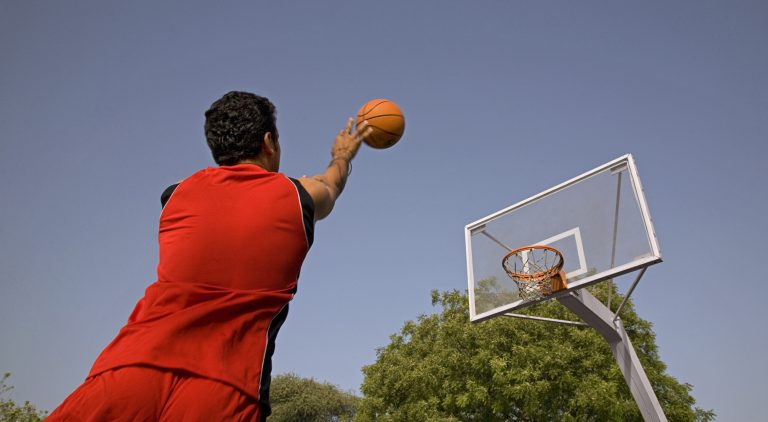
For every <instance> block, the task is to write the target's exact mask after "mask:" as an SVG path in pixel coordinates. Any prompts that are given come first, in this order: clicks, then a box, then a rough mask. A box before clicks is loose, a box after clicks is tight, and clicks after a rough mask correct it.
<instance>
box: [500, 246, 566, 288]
mask: <svg viewBox="0 0 768 422" xmlns="http://www.w3.org/2000/svg"><path fill="white" fill-rule="evenodd" d="M534 249H542V250H546V251H550V252H552V253H554V254H555V256H556V257H557V259H556V260H555V262H554V263H553V264H552V265H550V266H549V267H548V268H547V269H546V270H544V271H539V272H535V273H521V272H517V271H513V270H512V269H510V268H509V267H508V266H507V263H508V261H509V258H511V257H513V256H516V255H517V254H519V253H521V252H525V251H532V250H534ZM563 264H565V260H564V259H563V254H562V253H561V252H560V251H558V250H557V249H555V248H553V247H551V246H546V245H530V246H523V247H522V248H517V249H515V250H512V251H509V253H507V254H506V255H504V259H502V261H501V265H502V266H503V267H504V271H506V272H507V274H509V276H510V277H512V278H513V279H515V280H518V281H522V282H525V283H533V282H537V281H542V280H544V279H546V278H549V277H552V276H554V275H555V274H557V273H559V272H560V270H562V269H563Z"/></svg>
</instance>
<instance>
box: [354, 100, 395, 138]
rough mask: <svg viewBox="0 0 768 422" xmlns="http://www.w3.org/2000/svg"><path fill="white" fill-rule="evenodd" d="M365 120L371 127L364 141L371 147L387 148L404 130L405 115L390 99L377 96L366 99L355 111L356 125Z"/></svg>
mask: <svg viewBox="0 0 768 422" xmlns="http://www.w3.org/2000/svg"><path fill="white" fill-rule="evenodd" d="M365 120H367V121H368V124H369V126H370V127H371V128H372V129H373V131H372V132H371V134H370V135H368V136H367V137H365V143H366V144H368V145H369V146H371V147H373V148H379V149H384V148H389V147H391V146H392V145H394V144H396V143H397V141H399V140H400V138H401V137H402V136H403V132H404V131H405V116H403V112H402V111H400V107H398V106H397V104H395V103H393V102H392V101H389V100H385V99H383V98H378V99H375V100H371V101H368V102H367V103H365V105H364V106H363V107H362V108H361V109H360V111H358V112H357V122H356V124H357V125H360V124H361V123H362V122H363V121H365Z"/></svg>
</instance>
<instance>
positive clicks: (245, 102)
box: [205, 91, 277, 166]
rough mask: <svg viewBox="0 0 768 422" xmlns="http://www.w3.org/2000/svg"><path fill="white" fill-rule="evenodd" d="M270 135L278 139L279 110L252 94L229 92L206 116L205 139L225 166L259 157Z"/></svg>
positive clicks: (217, 161)
mask: <svg viewBox="0 0 768 422" xmlns="http://www.w3.org/2000/svg"><path fill="white" fill-rule="evenodd" d="M267 132H272V135H273V136H275V139H277V124H276V119H275V106H274V104H272V102H270V101H269V99H267V98H265V97H261V96H258V95H256V94H251V93H250V92H240V91H231V92H228V93H226V94H224V96H223V97H221V98H219V99H218V100H217V101H216V102H214V103H213V104H212V105H211V108H210V109H208V111H206V112H205V138H206V140H207V141H208V147H209V148H211V154H213V159H214V161H216V164H218V165H221V166H231V165H234V164H237V163H238V162H240V161H242V160H244V159H248V158H254V157H256V156H257V155H259V152H260V151H261V144H262V143H263V142H264V135H265V134H266V133H267Z"/></svg>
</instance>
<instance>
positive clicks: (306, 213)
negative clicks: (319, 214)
mask: <svg viewBox="0 0 768 422" xmlns="http://www.w3.org/2000/svg"><path fill="white" fill-rule="evenodd" d="M289 179H291V182H293V184H294V185H296V190H297V191H299V199H300V200H301V212H302V215H303V217H304V231H305V232H306V235H307V249H309V248H311V247H312V243H313V242H314V241H315V201H313V200H312V197H311V196H309V192H307V190H306V189H304V186H301V183H299V181H298V180H296V179H294V178H292V177H289Z"/></svg>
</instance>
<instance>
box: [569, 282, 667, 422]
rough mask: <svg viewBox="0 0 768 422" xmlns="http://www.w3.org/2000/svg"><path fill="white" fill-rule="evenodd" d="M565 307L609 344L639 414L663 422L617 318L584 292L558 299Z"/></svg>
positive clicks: (635, 355)
mask: <svg viewBox="0 0 768 422" xmlns="http://www.w3.org/2000/svg"><path fill="white" fill-rule="evenodd" d="M557 300H558V301H559V302H560V303H562V304H563V305H564V306H565V307H566V308H568V309H570V310H571V312H573V313H575V314H576V315H578V316H579V317H580V318H581V319H582V320H584V322H586V323H587V324H589V325H590V326H592V327H594V328H595V329H596V330H597V331H598V332H599V333H600V335H602V336H603V338H604V339H605V340H606V341H607V342H608V344H609V345H610V347H611V351H612V352H613V357H614V358H615V359H616V363H617V364H618V365H619V369H620V370H621V373H622V374H623V375H624V380H625V381H626V382H627V386H629V391H630V392H631V393H632V397H634V399H635V402H636V403H637V407H638V408H639V409H640V413H641V414H642V415H643V419H645V421H646V422H662V421H663V422H666V420H667V417H666V416H665V415H664V411H663V410H662V408H661V404H659V399H658V398H657V397H656V394H655V393H654V392H653V388H651V382H650V381H649V380H648V376H647V375H646V374H645V370H643V366H642V365H641V364H640V360H639V359H638V357H637V353H636V352H635V349H634V348H633V347H632V342H631V341H630V340H629V336H628V335H627V332H626V330H624V326H623V325H622V323H621V320H620V319H617V320H616V321H614V320H613V318H614V316H613V314H612V313H611V310H610V309H608V308H607V307H606V306H605V305H603V304H602V303H600V301H599V300H597V299H596V298H595V297H594V296H592V295H591V294H590V293H589V292H588V291H587V290H586V289H581V290H579V291H578V292H572V293H570V294H569V295H566V296H562V297H559V298H557Z"/></svg>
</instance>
